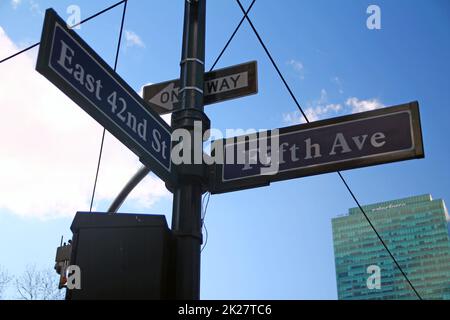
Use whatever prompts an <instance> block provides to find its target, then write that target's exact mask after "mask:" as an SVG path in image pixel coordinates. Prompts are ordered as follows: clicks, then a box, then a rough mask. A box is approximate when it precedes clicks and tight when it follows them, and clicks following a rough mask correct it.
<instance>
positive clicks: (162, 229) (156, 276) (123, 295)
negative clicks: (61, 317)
mask: <svg viewBox="0 0 450 320" xmlns="http://www.w3.org/2000/svg"><path fill="white" fill-rule="evenodd" d="M71 230H72V232H73V239H72V254H71V259H70V265H76V266H78V267H79V268H80V271H81V290H75V289H74V290H67V295H66V299H68V300H96V299H100V300H105V299H140V300H141V299H170V298H171V296H172V288H173V282H174V277H173V272H172V271H171V266H172V265H173V263H171V260H172V254H171V252H172V247H173V245H172V243H173V239H172V233H171V231H170V230H169V228H168V226H167V222H166V218H165V216H160V215H137V214H107V213H84V212H78V213H77V214H76V216H75V219H74V220H73V222H72V226H71Z"/></svg>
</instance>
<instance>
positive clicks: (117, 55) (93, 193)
mask: <svg viewBox="0 0 450 320" xmlns="http://www.w3.org/2000/svg"><path fill="white" fill-rule="evenodd" d="M122 2H123V4H124V5H123V13H122V21H121V23H120V31H119V41H117V49H116V58H115V61H114V71H116V69H117V62H118V60H119V51H120V44H121V42H122V34H123V25H124V22H125V15H126V12H127V3H128V0H124V1H122ZM105 133H106V129H105V128H103V133H102V142H101V144H100V151H99V155H98V162H97V170H96V173H95V180H94V188H93V190H92V197H91V205H90V207H89V212H92V206H93V204H94V197H95V190H96V188H97V181H98V174H99V172H100V164H101V161H102V154H103V146H104V143H105Z"/></svg>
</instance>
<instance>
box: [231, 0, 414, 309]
mask: <svg viewBox="0 0 450 320" xmlns="http://www.w3.org/2000/svg"><path fill="white" fill-rule="evenodd" d="M236 2H237V4H238V5H239V7H240V9H241V11H242V12H243V13H244V14H245V9H244V7H243V6H242V4H241V1H240V0H236ZM245 18H246V19H247V22H248V23H249V25H250V27H251V28H252V30H253V32H254V33H255V35H256V37H257V38H258V41H259V43H260V44H261V46H262V47H263V49H264V51H265V52H266V54H267V56H268V57H269V60H270V61H271V63H272V65H273V67H274V68H275V70H276V71H277V73H278V75H279V76H280V78H281V81H282V82H283V83H284V85H285V87H286V89H287V90H288V92H289V94H290V96H291V97H292V99H293V100H294V102H295V104H296V105H297V107H298V109H299V111H300V112H301V113H302V115H303V117H304V118H305V120H306V122H307V123H310V121H309V120H308V117H307V116H306V114H305V112H304V111H303V108H302V107H301V106H300V104H299V102H298V100H297V98H296V97H295V95H294V93H293V91H292V90H291V88H290V86H289V85H288V83H287V82H286V80H285V79H284V77H283V75H282V73H281V71H280V69H279V68H278V66H277V64H276V62H275V60H274V59H273V57H272V55H271V54H270V52H269V50H268V48H267V46H266V45H265V43H264V41H263V40H262V38H261V36H260V35H259V33H258V31H257V30H256V28H255V26H254V25H253V22H252V21H251V19H250V17H249V16H248V15H245ZM337 174H338V175H339V177H340V178H341V180H342V182H343V183H344V185H345V186H346V188H347V190H348V191H349V193H350V195H351V196H352V198H353V200H354V201H355V202H356V204H357V205H358V208H359V209H360V210H361V212H362V213H363V215H364V217H365V218H366V220H367V222H368V223H369V225H370V227H371V228H372V229H373V231H374V232H375V234H376V235H377V237H378V239H379V240H380V242H381V243H382V245H383V247H384V248H385V249H386V251H387V252H388V253H389V255H390V257H391V258H392V260H393V261H394V263H395V265H396V266H397V268H398V269H399V270H400V272H401V274H402V275H403V277H404V278H405V279H406V281H407V282H408V284H409V285H410V287H411V288H412V290H413V291H414V293H415V294H416V295H417V297H418V298H419V299H420V300H422V297H421V295H420V294H419V293H418V292H417V290H416V288H415V287H414V286H413V284H412V283H411V281H410V280H409V278H408V276H407V275H406V273H405V272H404V271H403V269H402V268H401V267H400V264H399V263H398V261H397V259H395V257H394V255H393V254H392V252H391V251H390V250H389V248H388V246H387V245H386V243H385V242H384V241H383V239H382V238H381V235H380V234H379V233H378V231H377V230H376V229H375V226H374V225H373V224H372V222H371V221H370V219H369V217H368V215H367V214H366V212H365V211H364V209H363V208H362V206H361V205H360V204H359V201H358V200H357V198H356V196H355V194H354V193H353V191H352V190H351V189H350V186H349V185H348V183H347V181H346V180H345V179H344V177H343V176H342V174H341V172H340V171H337Z"/></svg>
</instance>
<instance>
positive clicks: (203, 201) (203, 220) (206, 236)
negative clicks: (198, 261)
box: [200, 192, 211, 252]
mask: <svg viewBox="0 0 450 320" xmlns="http://www.w3.org/2000/svg"><path fill="white" fill-rule="evenodd" d="M206 197H208V200H206V204H205V206H203V205H204V203H205V199H206ZM210 198H211V192H208V193H206V194H205V195H204V196H203V199H202V217H201V219H202V228H205V243H204V244H203V247H202V249H201V250H200V252H203V250H204V249H205V247H206V245H207V243H208V237H209V235H208V229H207V228H206V223H205V218H206V212H207V211H208V205H209V199H210Z"/></svg>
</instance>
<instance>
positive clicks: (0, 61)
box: [0, 0, 128, 63]
mask: <svg viewBox="0 0 450 320" xmlns="http://www.w3.org/2000/svg"><path fill="white" fill-rule="evenodd" d="M126 1H128V0H122V1H119V2H117V3H115V4H113V5H111V6H109V7H107V8H105V9H103V10H101V11H99V12H97V13H94V14H93V15H91V16H89V17H87V18H86V19H83V20H81V21H80V22H78V23H77V24H74V25H73V26H71V27H70V28H75V27H77V26H79V25H82V24H83V23H86V22H88V21H89V20H92V19H94V18H96V17H98V16H99V15H101V14H103V13H105V12H107V11H109V10H111V9H113V8H115V7H117V6H119V5H121V4H122V3H124V2H126ZM39 44H40V42H36V43H35V44H33V45H31V46H29V47H27V48H25V49H22V50H20V51H19V52H16V53H14V54H12V55H10V56H9V57H6V58H4V59H2V60H0V63H3V62H6V61H8V60H10V59H12V58H15V57H17V56H18V55H20V54H22V53H24V52H27V51H29V50H31V49H33V48H34V47H37V46H38V45H39Z"/></svg>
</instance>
